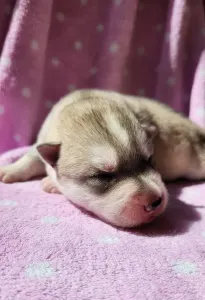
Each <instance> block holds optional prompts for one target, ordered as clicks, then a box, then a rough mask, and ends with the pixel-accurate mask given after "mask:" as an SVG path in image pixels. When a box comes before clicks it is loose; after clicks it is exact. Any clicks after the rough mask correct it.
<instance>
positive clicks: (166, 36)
mask: <svg viewBox="0 0 205 300" xmlns="http://www.w3.org/2000/svg"><path fill="white" fill-rule="evenodd" d="M169 39H170V33H169V32H167V33H166V34H165V42H166V43H168V42H169Z"/></svg>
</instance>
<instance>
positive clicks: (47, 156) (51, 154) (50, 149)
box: [36, 143, 61, 168]
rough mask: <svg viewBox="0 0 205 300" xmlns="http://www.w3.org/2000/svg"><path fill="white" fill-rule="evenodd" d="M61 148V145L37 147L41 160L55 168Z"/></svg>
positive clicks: (51, 144)
mask: <svg viewBox="0 0 205 300" xmlns="http://www.w3.org/2000/svg"><path fill="white" fill-rule="evenodd" d="M60 147H61V144H60V143H48V144H40V145H37V147H36V149H37V151H38V153H39V154H40V156H41V158H42V159H43V160H44V161H45V162H46V163H48V164H49V165H50V166H51V167H53V168H54V167H55V166H56V164H57V161H58V159H59V154H60Z"/></svg>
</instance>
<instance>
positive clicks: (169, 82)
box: [167, 76, 175, 86]
mask: <svg viewBox="0 0 205 300" xmlns="http://www.w3.org/2000/svg"><path fill="white" fill-rule="evenodd" d="M167 84H168V85H169V86H173V85H174V84H175V78H174V77H173V76H170V77H169V78H168V79H167Z"/></svg>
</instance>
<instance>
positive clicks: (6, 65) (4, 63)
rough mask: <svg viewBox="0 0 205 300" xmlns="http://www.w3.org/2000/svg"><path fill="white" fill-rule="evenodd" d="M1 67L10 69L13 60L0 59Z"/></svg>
mask: <svg viewBox="0 0 205 300" xmlns="http://www.w3.org/2000/svg"><path fill="white" fill-rule="evenodd" d="M0 65H1V66H2V67H3V68H9V67H10V65H11V59H10V57H2V58H1V59H0Z"/></svg>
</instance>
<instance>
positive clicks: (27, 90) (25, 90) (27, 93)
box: [21, 87, 31, 98]
mask: <svg viewBox="0 0 205 300" xmlns="http://www.w3.org/2000/svg"><path fill="white" fill-rule="evenodd" d="M21 94H22V96H23V97H25V98H30V97H31V89H30V88H28V87H24V88H23V89H22V90H21Z"/></svg>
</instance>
